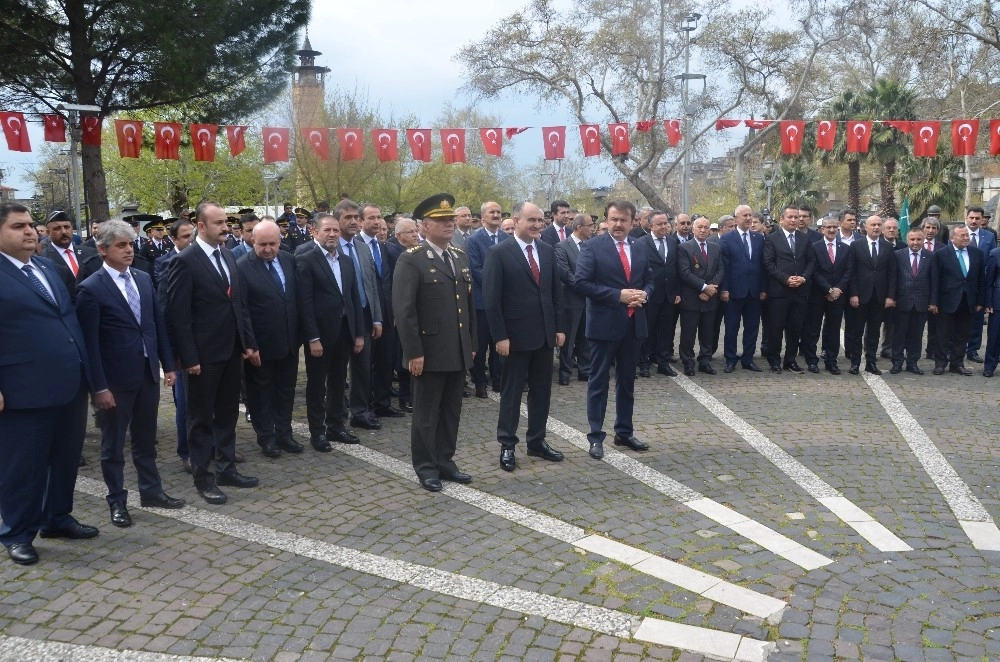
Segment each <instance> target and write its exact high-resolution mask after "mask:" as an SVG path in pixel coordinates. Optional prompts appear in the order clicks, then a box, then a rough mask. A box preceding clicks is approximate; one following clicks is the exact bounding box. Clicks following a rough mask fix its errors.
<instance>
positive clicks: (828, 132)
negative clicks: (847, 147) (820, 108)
mask: <svg viewBox="0 0 1000 662" xmlns="http://www.w3.org/2000/svg"><path fill="white" fill-rule="evenodd" d="M836 142H837V120H820V121H819V122H817V123H816V147H817V149H825V150H826V151H830V150H832V149H833V145H834V143H836Z"/></svg>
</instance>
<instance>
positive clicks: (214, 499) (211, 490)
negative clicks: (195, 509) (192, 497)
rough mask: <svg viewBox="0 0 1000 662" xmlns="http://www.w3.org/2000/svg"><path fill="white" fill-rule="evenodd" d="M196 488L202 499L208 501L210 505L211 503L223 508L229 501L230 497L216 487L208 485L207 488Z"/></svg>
mask: <svg viewBox="0 0 1000 662" xmlns="http://www.w3.org/2000/svg"><path fill="white" fill-rule="evenodd" d="M195 487H196V489H197V490H198V494H200V495H201V498H202V499H204V500H205V501H207V502H208V503H211V504H213V505H216V506H221V505H222V504H224V503H225V502H226V501H229V497H227V496H226V493H225V492H223V491H222V490H220V489H219V488H218V486H216V485H208V486H206V487H197V486H195Z"/></svg>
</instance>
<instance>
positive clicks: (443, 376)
mask: <svg viewBox="0 0 1000 662" xmlns="http://www.w3.org/2000/svg"><path fill="white" fill-rule="evenodd" d="M464 388H465V371H464V370H456V371H451V372H424V373H422V374H421V375H420V376H419V377H413V378H412V380H411V383H410V389H411V392H412V393H413V416H412V417H411V418H410V457H411V460H412V462H413V470H414V471H415V472H416V474H417V477H418V478H420V479H425V478H439V477H440V475H441V472H442V471H444V472H447V473H455V472H456V471H458V467H457V466H456V465H455V461H454V457H455V448H456V447H457V445H458V424H459V422H460V421H461V418H462V390H463V389H464Z"/></svg>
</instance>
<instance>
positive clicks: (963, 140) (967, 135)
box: [951, 120, 979, 156]
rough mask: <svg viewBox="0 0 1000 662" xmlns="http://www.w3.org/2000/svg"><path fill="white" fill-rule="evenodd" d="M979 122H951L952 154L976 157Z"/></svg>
mask: <svg viewBox="0 0 1000 662" xmlns="http://www.w3.org/2000/svg"><path fill="white" fill-rule="evenodd" d="M978 138H979V120H952V121H951V152H952V154H954V155H955V156H975V155H976V140H977V139H978Z"/></svg>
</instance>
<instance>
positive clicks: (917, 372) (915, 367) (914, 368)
mask: <svg viewBox="0 0 1000 662" xmlns="http://www.w3.org/2000/svg"><path fill="white" fill-rule="evenodd" d="M906 372H912V373H913V374H914V375H922V374H924V371H923V370H921V369H920V366H918V365H917V364H913V365H908V366H906Z"/></svg>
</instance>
